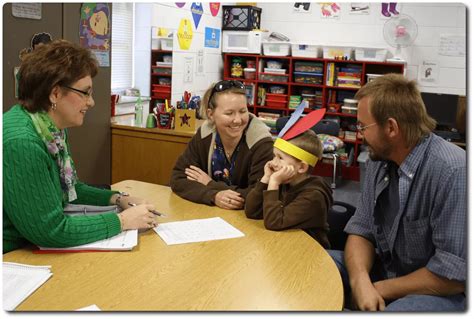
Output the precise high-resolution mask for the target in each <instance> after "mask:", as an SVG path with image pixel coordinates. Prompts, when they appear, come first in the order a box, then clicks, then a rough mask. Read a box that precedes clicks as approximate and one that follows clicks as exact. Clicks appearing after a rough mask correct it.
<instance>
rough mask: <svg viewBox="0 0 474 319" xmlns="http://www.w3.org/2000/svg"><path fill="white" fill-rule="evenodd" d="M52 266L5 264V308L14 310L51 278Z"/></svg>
mask: <svg viewBox="0 0 474 319" xmlns="http://www.w3.org/2000/svg"><path fill="white" fill-rule="evenodd" d="M52 275H53V273H52V272H51V266H32V265H24V264H17V263H9V262H4V263H3V308H4V309H5V310H7V311H12V310H14V309H15V308H16V307H17V306H18V305H19V304H20V303H22V302H23V300H25V299H26V298H28V296H29V295H31V294H32V293H33V292H34V291H35V290H36V289H38V288H39V287H40V286H41V285H42V284H43V283H45V282H46V280H48V279H49V277H51V276H52Z"/></svg>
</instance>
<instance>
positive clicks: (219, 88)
mask: <svg viewBox="0 0 474 319" xmlns="http://www.w3.org/2000/svg"><path fill="white" fill-rule="evenodd" d="M231 88H237V89H241V90H245V86H244V84H243V83H242V82H240V81H235V80H224V81H220V82H217V83H216V85H214V87H213V88H212V92H211V96H210V97H209V101H211V99H212V97H213V96H214V94H215V93H217V92H223V91H227V90H228V89H231Z"/></svg>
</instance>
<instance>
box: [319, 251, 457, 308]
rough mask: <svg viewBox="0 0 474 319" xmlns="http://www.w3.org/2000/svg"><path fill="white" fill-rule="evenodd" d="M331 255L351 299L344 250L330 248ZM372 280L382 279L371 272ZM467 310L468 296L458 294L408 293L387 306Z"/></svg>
mask: <svg viewBox="0 0 474 319" xmlns="http://www.w3.org/2000/svg"><path fill="white" fill-rule="evenodd" d="M327 252H328V253H329V255H330V256H331V257H332V259H334V262H335V263H336V266H337V268H338V269H339V272H340V273H341V278H342V284H343V286H344V297H345V300H346V302H347V301H349V300H350V297H351V295H350V294H351V292H350V285H349V274H348V272H347V269H346V266H345V264H344V252H343V251H341V250H328V251H327ZM371 279H372V281H376V280H380V279H381V278H376V276H374V275H373V274H371ZM465 310H466V296H465V295H464V294H457V295H452V296H431V295H408V296H405V297H403V298H400V299H397V300H394V301H392V302H390V303H389V304H387V305H386V306H385V311H400V312H403V311H415V312H416V311H419V312H441V311H452V312H459V311H465Z"/></svg>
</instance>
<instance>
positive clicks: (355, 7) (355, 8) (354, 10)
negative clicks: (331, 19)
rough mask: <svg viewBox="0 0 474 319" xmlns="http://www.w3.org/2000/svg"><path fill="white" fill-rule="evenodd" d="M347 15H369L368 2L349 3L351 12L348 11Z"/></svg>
mask: <svg viewBox="0 0 474 319" xmlns="http://www.w3.org/2000/svg"><path fill="white" fill-rule="evenodd" d="M349 14H357V15H367V14H370V5H369V3H368V2H351V10H350V11H349Z"/></svg>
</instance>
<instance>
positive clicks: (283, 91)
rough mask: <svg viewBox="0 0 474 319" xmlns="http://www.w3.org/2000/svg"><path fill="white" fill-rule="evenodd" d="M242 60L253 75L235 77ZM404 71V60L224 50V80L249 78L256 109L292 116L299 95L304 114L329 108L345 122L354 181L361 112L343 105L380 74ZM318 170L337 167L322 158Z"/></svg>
mask: <svg viewBox="0 0 474 319" xmlns="http://www.w3.org/2000/svg"><path fill="white" fill-rule="evenodd" d="M238 63H242V65H241V67H242V69H244V68H246V67H248V65H250V66H255V68H256V73H255V76H254V78H250V76H247V77H248V78H245V77H246V75H245V73H244V72H242V74H241V75H240V76H236V75H239V72H233V71H234V69H233V68H235V66H236V65H238ZM275 67H276V69H279V70H275ZM282 69H284V71H282ZM403 71H404V65H403V64H401V63H387V62H368V61H352V60H334V59H323V58H303V57H291V56H285V57H283V56H265V55H259V54H241V53H224V79H225V80H236V79H238V80H240V81H242V82H244V84H245V85H246V88H247V99H248V101H249V103H248V104H249V110H250V111H251V112H252V113H254V114H256V115H259V113H261V112H266V113H274V114H277V115H278V116H287V115H290V114H291V112H293V111H294V107H296V106H297V105H298V104H299V103H298V102H297V101H298V97H299V99H306V100H308V102H309V108H307V109H305V113H308V112H310V111H312V110H314V109H319V108H326V110H327V113H326V118H328V119H333V120H335V121H338V122H339V124H340V127H341V131H340V137H341V139H342V140H343V141H344V144H345V149H344V151H343V152H342V153H343V155H345V156H342V157H341V158H342V159H343V163H344V161H345V162H346V163H345V164H343V167H342V176H343V178H346V179H352V180H359V167H358V163H357V156H358V154H359V153H360V145H361V144H362V140H361V139H360V135H359V134H358V132H357V129H356V124H357V112H353V113H347V112H348V111H347V108H344V109H342V106H343V104H344V99H353V97H354V95H355V93H356V92H357V90H358V89H359V88H360V87H361V86H362V85H364V84H365V83H367V81H369V80H370V79H372V78H375V77H376V76H377V75H383V74H387V73H403ZM315 173H316V174H317V175H322V176H332V166H331V165H329V164H326V163H323V162H320V163H318V165H317V166H316V169H315Z"/></svg>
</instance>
